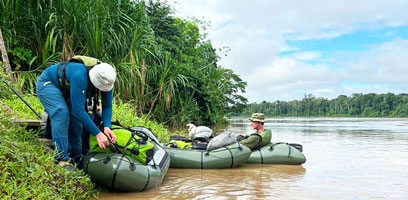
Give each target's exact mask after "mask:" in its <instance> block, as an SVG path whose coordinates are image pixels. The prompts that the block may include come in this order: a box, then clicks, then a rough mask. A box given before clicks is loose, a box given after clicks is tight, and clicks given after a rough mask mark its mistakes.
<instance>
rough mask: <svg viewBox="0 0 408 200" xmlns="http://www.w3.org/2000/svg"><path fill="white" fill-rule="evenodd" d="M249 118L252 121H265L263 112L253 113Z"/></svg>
mask: <svg viewBox="0 0 408 200" xmlns="http://www.w3.org/2000/svg"><path fill="white" fill-rule="evenodd" d="M249 120H251V121H253V122H263V123H265V116H264V114H263V113H253V114H252V116H251V118H249Z"/></svg>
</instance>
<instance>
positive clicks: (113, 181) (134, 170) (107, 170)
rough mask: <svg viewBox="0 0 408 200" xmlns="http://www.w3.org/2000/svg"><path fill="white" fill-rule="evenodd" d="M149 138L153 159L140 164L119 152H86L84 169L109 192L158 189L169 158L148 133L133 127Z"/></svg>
mask: <svg viewBox="0 0 408 200" xmlns="http://www.w3.org/2000/svg"><path fill="white" fill-rule="evenodd" d="M132 129H135V130H140V131H142V132H144V133H147V135H149V141H151V142H152V143H153V144H154V145H155V147H154V152H155V153H154V156H153V159H152V160H151V161H150V162H149V163H148V164H143V163H141V162H139V161H137V160H135V159H133V158H131V157H130V156H127V155H124V154H120V153H92V152H90V153H88V154H87V155H86V156H85V157H84V159H83V167H84V171H85V173H87V174H88V175H89V176H90V177H91V179H92V181H93V182H95V183H97V184H98V185H101V186H104V187H106V188H108V189H113V190H118V191H125V192H142V191H145V190H148V189H151V188H155V187H158V186H160V184H161V182H162V181H163V178H164V176H165V174H166V173H167V170H168V168H169V166H170V156H169V154H168V153H167V152H166V151H165V150H164V148H163V147H162V146H161V145H160V144H159V143H158V142H157V138H156V137H155V136H154V135H153V133H151V131H150V130H149V129H147V128H144V127H132Z"/></svg>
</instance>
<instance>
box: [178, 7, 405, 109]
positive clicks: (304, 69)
mask: <svg viewBox="0 0 408 200" xmlns="http://www.w3.org/2000/svg"><path fill="white" fill-rule="evenodd" d="M177 2H178V3H177V4H176V5H175V9H176V11H177V13H176V15H177V16H182V17H185V18H186V17H187V16H190V17H191V16H195V17H197V18H199V19H201V18H203V17H204V18H205V19H206V20H209V21H211V24H212V27H210V28H209V29H208V30H207V31H206V32H207V33H208V38H209V39H211V41H212V44H213V46H214V47H215V48H220V47H223V46H228V47H230V48H231V51H230V52H229V55H228V56H227V57H223V58H222V60H221V61H220V63H219V64H221V65H223V66H225V67H227V68H231V69H233V70H234V71H235V72H236V73H237V74H239V75H241V77H242V78H243V79H244V80H245V81H247V82H248V87H247V93H246V95H245V96H247V97H248V98H249V100H250V101H258V102H259V101H262V100H267V101H274V100H292V99H301V98H302V97H303V95H304V94H308V93H312V94H314V95H316V96H319V95H321V96H323V97H327V98H334V97H337V96H338V95H340V94H346V95H350V94H352V93H361V92H363V93H365V92H377V93H380V92H395V93H399V92H403V91H404V90H407V89H408V84H406V83H407V80H408V66H407V64H406V63H408V62H406V58H408V41H407V40H402V39H396V40H394V41H392V42H388V43H384V44H378V45H374V46H370V47H369V49H368V50H365V51H361V52H346V51H344V52H336V53H335V54H333V55H332V56H330V57H328V58H327V57H325V58H322V56H321V52H318V51H314V52H300V53H295V54H292V55H286V56H283V57H282V56H280V54H279V53H280V52H282V51H288V50H296V49H293V47H291V46H289V45H288V44H286V40H287V39H295V40H310V39H322V38H333V37H337V36H340V35H342V34H346V33H352V32H355V31H358V30H370V29H380V28H384V27H390V26H402V25H408V15H407V14H406V11H407V10H408V1H405V0H390V1H383V0H371V1H368V0H365V1H355V0H343V1H323V0H305V1H296V0H281V1H267V0H254V1H246V0H234V1H231V0H230V1H219V0H178V1H177ZM389 34H395V33H389ZM316 59H318V60H320V61H322V60H323V59H324V60H325V61H326V62H325V63H332V64H333V63H334V64H335V65H336V66H338V68H333V67H332V66H328V65H324V64H315V65H313V66H311V65H308V64H306V63H305V61H314V60H316ZM344 83H351V84H349V85H347V84H344ZM353 84H354V85H353ZM362 84H365V85H366V86H370V87H360V86H361V85H362Z"/></svg>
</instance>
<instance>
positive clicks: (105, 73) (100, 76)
mask: <svg viewBox="0 0 408 200" xmlns="http://www.w3.org/2000/svg"><path fill="white" fill-rule="evenodd" d="M89 79H91V83H92V84H93V85H94V86H95V87H96V88H98V89H99V90H101V91H103V92H109V91H111V90H112V88H113V84H114V83H115V80H116V72H115V69H114V68H113V67H112V66H111V65H110V64H108V63H100V64H97V65H95V66H94V67H93V68H92V69H91V70H89Z"/></svg>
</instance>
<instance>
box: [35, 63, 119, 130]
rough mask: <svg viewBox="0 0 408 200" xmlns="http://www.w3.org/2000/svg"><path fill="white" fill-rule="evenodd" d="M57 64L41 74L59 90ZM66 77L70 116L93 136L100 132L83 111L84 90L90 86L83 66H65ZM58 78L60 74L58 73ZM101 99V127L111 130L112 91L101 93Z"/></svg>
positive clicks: (79, 64)
mask: <svg viewBox="0 0 408 200" xmlns="http://www.w3.org/2000/svg"><path fill="white" fill-rule="evenodd" d="M57 69H58V64H55V65H52V66H50V67H48V68H47V69H46V70H45V71H44V72H43V73H45V74H46V75H47V77H48V80H49V81H51V82H52V83H53V84H54V85H55V86H57V87H58V88H59V89H60V90H61V88H60V85H59V82H58V78H57ZM65 73H66V77H67V80H68V82H69V84H70V98H71V105H68V107H69V108H70V111H71V112H72V114H73V115H74V116H75V117H76V118H77V119H78V120H79V121H81V123H82V124H83V125H84V127H85V128H86V129H87V130H88V131H89V132H90V133H91V134H92V135H93V136H95V135H96V134H98V133H99V132H101V131H100V130H99V129H98V127H97V126H96V125H95V123H94V122H93V121H92V120H91V118H90V117H89V115H88V113H87V112H86V111H85V104H86V89H87V88H88V85H89V84H92V83H91V81H90V80H89V79H88V76H87V74H86V68H85V65H83V64H81V63H75V62H71V63H69V64H68V66H66V72H65ZM58 77H61V73H60V72H58ZM101 98H102V120H103V126H104V127H109V128H112V125H111V120H112V91H109V92H101Z"/></svg>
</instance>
